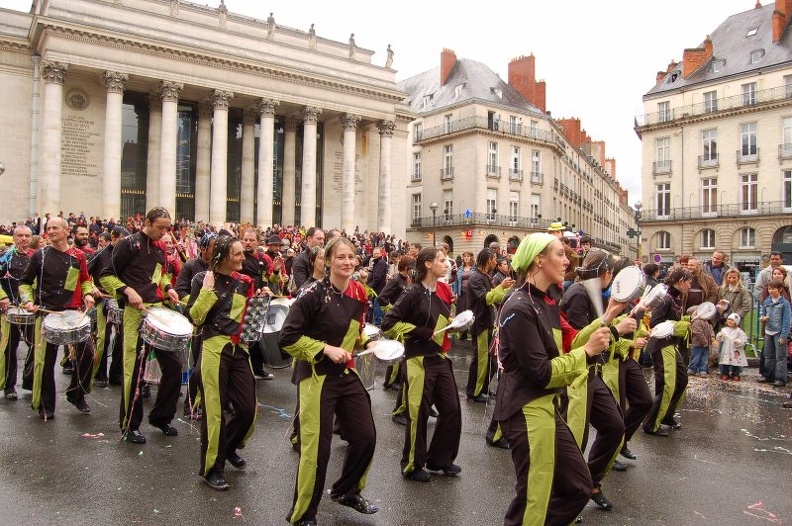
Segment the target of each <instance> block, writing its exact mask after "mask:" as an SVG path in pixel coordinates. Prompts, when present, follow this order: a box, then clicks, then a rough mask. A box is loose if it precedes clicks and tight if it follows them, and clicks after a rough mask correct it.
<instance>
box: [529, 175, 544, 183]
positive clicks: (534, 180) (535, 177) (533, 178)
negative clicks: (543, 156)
mask: <svg viewBox="0 0 792 526" xmlns="http://www.w3.org/2000/svg"><path fill="white" fill-rule="evenodd" d="M531 183H532V184H544V174H543V173H542V172H531Z"/></svg>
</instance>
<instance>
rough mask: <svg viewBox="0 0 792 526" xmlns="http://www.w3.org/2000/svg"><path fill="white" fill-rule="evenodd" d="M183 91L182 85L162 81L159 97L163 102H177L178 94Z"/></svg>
mask: <svg viewBox="0 0 792 526" xmlns="http://www.w3.org/2000/svg"><path fill="white" fill-rule="evenodd" d="M183 89H184V84H182V83H181V82H174V81H172V80H163V81H162V84H160V95H162V101H163V102H179V94H180V93H181V90H183Z"/></svg>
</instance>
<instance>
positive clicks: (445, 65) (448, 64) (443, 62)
mask: <svg viewBox="0 0 792 526" xmlns="http://www.w3.org/2000/svg"><path fill="white" fill-rule="evenodd" d="M456 63H457V56H456V53H454V52H453V51H451V50H450V49H446V48H444V49H443V52H442V53H440V85H441V86H445V83H446V81H447V80H448V77H449V75H451V70H452V69H454V66H455V65H456Z"/></svg>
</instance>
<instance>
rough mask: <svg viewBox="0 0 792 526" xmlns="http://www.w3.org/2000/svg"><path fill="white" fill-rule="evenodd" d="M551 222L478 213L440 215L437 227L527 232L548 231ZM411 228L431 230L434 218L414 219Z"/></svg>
mask: <svg viewBox="0 0 792 526" xmlns="http://www.w3.org/2000/svg"><path fill="white" fill-rule="evenodd" d="M551 222H552V221H551V220H550V219H544V218H536V217H534V218H530V217H514V216H512V215H499V214H489V213H486V212H476V213H472V214H470V215H469V216H468V215H467V214H448V215H445V214H440V215H439V216H437V217H436V218H435V225H436V226H437V227H472V226H502V227H512V228H522V229H526V230H531V229H533V230H546V229H547V227H548V226H550V223H551ZM410 228H413V229H431V228H432V216H428V217H415V218H412V220H411V221H410Z"/></svg>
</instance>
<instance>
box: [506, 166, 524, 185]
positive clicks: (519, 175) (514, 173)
mask: <svg viewBox="0 0 792 526" xmlns="http://www.w3.org/2000/svg"><path fill="white" fill-rule="evenodd" d="M522 180H523V171H522V170H515V169H514V168H509V181H518V182H520V181H522Z"/></svg>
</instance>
